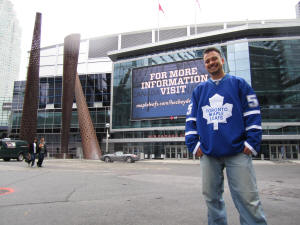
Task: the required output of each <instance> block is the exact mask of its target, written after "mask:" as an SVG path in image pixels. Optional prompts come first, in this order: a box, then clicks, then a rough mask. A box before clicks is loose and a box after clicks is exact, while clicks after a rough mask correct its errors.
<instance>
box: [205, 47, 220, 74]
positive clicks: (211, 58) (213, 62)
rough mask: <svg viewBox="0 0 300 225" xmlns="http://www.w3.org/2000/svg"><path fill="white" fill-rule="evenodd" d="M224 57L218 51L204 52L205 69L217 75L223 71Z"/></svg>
mask: <svg viewBox="0 0 300 225" xmlns="http://www.w3.org/2000/svg"><path fill="white" fill-rule="evenodd" d="M223 64H224V59H223V58H222V57H221V56H220V55H219V53H218V52H215V51H211V52H208V53H206V54H204V65H205V68H206V69H207V71H208V72H209V73H210V74H211V75H212V76H214V75H219V74H221V73H222V72H223Z"/></svg>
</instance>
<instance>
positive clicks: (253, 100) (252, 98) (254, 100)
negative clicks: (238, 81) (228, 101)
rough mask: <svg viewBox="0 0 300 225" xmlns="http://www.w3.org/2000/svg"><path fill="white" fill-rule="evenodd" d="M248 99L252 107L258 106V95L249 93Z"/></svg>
mask: <svg viewBox="0 0 300 225" xmlns="http://www.w3.org/2000/svg"><path fill="white" fill-rule="evenodd" d="M247 101H248V105H249V107H250V108H255V107H257V106H258V101H257V98H256V95H247Z"/></svg>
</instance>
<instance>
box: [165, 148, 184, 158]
mask: <svg viewBox="0 0 300 225" xmlns="http://www.w3.org/2000/svg"><path fill="white" fill-rule="evenodd" d="M165 158H166V159H186V158H188V150H187V147H186V146H184V145H166V146H165Z"/></svg>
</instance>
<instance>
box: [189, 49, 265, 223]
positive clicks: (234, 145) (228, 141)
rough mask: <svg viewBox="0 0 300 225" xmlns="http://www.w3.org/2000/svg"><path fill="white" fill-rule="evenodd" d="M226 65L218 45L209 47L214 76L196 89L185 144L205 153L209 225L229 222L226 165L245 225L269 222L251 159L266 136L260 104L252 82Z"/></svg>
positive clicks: (206, 62)
mask: <svg viewBox="0 0 300 225" xmlns="http://www.w3.org/2000/svg"><path fill="white" fill-rule="evenodd" d="M223 64H224V58H222V56H221V53H220V51H219V50H218V49H217V48H208V49H206V50H205V51H204V65H205V68H206V69H207V71H208V72H209V73H210V75H211V78H210V79H209V80H208V81H206V82H204V83H201V84H199V85H198V86H197V87H196V88H195V90H194V91H193V95H192V101H191V104H190V105H189V107H188V111H187V117H186V134H185V137H186V145H187V147H188V149H189V151H190V152H193V154H195V155H196V156H198V157H200V165H201V169H202V179H203V180H202V181H203V182H202V183H203V185H202V189H203V190H202V192H203V195H204V198H205V200H206V205H207V207H208V224H210V225H212V224H214V225H217V224H222V225H225V224H227V216H226V210H225V203H224V200H223V197H222V195H223V192H224V174H223V170H224V168H225V167H226V174H227V178H228V184H229V188H230V192H231V196H232V199H233V201H234V204H235V206H236V208H237V210H238V212H239V214H240V223H241V224H242V225H246V224H247V225H255V224H267V222H266V219H265V216H264V212H263V209H262V206H261V202H260V200H259V196H258V190H257V186H256V177H255V172H254V169H253V165H252V158H251V155H257V153H258V152H259V148H260V142H261V136H262V127H261V115H260V107H259V103H258V100H257V98H256V95H255V93H254V91H253V89H252V88H251V87H250V86H249V85H248V84H247V82H246V81H245V80H243V79H242V78H240V77H236V76H231V75H229V74H225V73H224V70H223Z"/></svg>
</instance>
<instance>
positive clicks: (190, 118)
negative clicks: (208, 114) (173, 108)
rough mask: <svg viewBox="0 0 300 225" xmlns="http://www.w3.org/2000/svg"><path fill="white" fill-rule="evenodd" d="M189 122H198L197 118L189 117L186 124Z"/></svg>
mask: <svg viewBox="0 0 300 225" xmlns="http://www.w3.org/2000/svg"><path fill="white" fill-rule="evenodd" d="M188 121H197V118H196V117H189V118H187V119H186V122H188Z"/></svg>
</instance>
